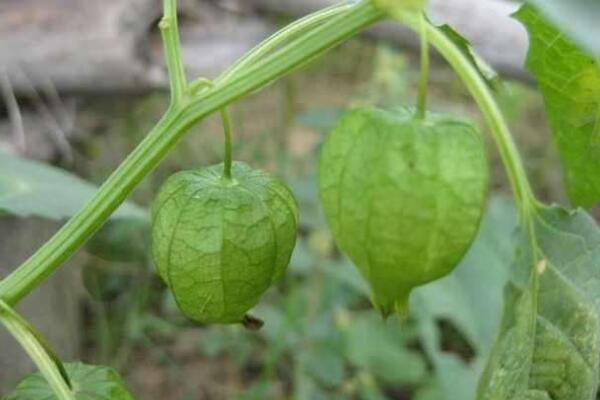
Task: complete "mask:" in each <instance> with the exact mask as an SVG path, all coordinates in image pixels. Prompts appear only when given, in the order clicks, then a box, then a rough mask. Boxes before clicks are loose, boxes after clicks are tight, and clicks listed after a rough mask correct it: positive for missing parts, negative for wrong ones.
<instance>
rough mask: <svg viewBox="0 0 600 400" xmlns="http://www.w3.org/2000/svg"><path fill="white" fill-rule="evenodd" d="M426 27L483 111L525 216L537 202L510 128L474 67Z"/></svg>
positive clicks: (413, 22) (432, 28)
mask: <svg viewBox="0 0 600 400" xmlns="http://www.w3.org/2000/svg"><path fill="white" fill-rule="evenodd" d="M398 19H399V20H400V21H401V22H404V23H406V24H407V25H408V26H410V27H411V28H412V29H414V30H415V31H417V32H418V31H419V30H420V29H421V25H420V24H421V22H420V21H419V20H418V19H417V18H414V19H410V18H407V17H406V15H402V16H401V18H398ZM426 30H427V37H428V40H429V43H431V44H432V45H433V46H434V47H435V48H436V49H437V50H438V51H439V52H440V54H441V55H442V56H443V57H444V58H445V59H446V60H447V61H448V63H449V64H450V65H451V66H452V68H453V69H454V70H455V71H456V73H457V74H458V75H459V77H460V78H461V79H462V81H463V82H464V84H465V86H466V87H467V89H468V90H469V92H470V93H471V95H472V96H473V98H474V99H475V101H476V102H477V104H478V105H479V108H480V109H481V111H482V112H483V114H484V116H485V119H486V121H487V124H488V125H489V127H490V129H491V132H492V135H493V137H494V140H495V142H496V144H497V146H498V149H499V152H500V156H501V157H502V161H503V163H504V166H505V168H506V170H507V173H508V178H509V180H510V184H511V187H512V190H513V193H514V195H515V197H516V200H517V204H518V206H519V211H520V215H521V218H522V219H523V218H524V219H528V218H529V217H530V214H531V211H532V209H534V207H535V204H537V200H536V199H535V196H534V194H533V190H532V189H531V186H530V184H529V181H528V179H527V173H526V172H525V168H524V166H523V162H522V160H521V156H520V155H519V151H518V149H517V146H516V144H515V141H514V139H513V136H512V135H511V133H510V129H509V128H508V124H507V123H506V120H505V119H504V116H503V114H502V111H501V110H500V107H499V106H498V103H497V102H496V100H495V98H494V96H493V95H492V92H491V91H490V89H489V87H488V86H487V84H486V82H484V80H483V79H482V77H481V75H480V74H479V73H478V71H477V69H476V68H475V66H473V64H472V63H471V62H470V61H469V59H467V57H466V56H465V55H464V54H463V52H462V51H461V50H460V49H459V48H458V47H457V46H456V45H455V44H454V42H452V40H450V39H449V38H448V37H447V36H446V35H445V34H444V33H443V32H442V31H441V30H439V29H438V28H436V27H435V26H433V25H431V24H430V23H427V24H426Z"/></svg>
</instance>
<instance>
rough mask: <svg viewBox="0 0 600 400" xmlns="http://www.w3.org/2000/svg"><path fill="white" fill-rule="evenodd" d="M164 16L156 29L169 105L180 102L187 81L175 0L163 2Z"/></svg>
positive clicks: (184, 92) (185, 89)
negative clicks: (159, 34) (169, 96)
mask: <svg viewBox="0 0 600 400" xmlns="http://www.w3.org/2000/svg"><path fill="white" fill-rule="evenodd" d="M163 12H164V14H163V17H162V19H161V20H160V23H159V24H158V27H159V28H160V33H161V36H162V40H163V44H164V48H165V58H166V61H167V71H168V74H169V83H170V86H171V104H172V105H173V104H177V103H178V102H180V101H181V100H182V99H183V98H184V96H185V94H186V91H187V79H186V78H185V69H184V66H183V59H182V57H181V42H180V39H179V26H178V22H177V0H164V10H163Z"/></svg>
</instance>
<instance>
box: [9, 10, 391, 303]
mask: <svg viewBox="0 0 600 400" xmlns="http://www.w3.org/2000/svg"><path fill="white" fill-rule="evenodd" d="M165 1H166V2H167V3H166V4H173V2H172V0H165ZM171 10H172V9H171ZM383 17H384V14H383V13H382V12H381V11H380V10H379V9H378V8H377V7H375V6H374V5H373V4H372V3H371V2H370V1H362V2H359V3H356V4H353V5H351V6H349V7H348V8H347V9H345V10H344V12H343V13H340V14H339V15H338V14H336V16H335V17H332V18H331V19H328V20H327V21H322V22H321V23H320V24H319V25H318V26H317V27H314V29H312V30H311V31H310V32H306V33H305V34H303V35H302V36H301V37H299V38H297V39H295V40H293V41H292V43H290V44H289V45H288V46H284V47H282V48H279V49H278V50H275V51H273V52H272V54H269V55H268V56H265V57H264V58H262V59H261V60H257V61H256V63H255V64H252V65H246V66H245V68H244V69H243V70H239V71H237V72H236V73H235V74H232V75H230V76H229V77H228V78H227V79H224V80H222V81H219V84H218V85H215V86H214V87H212V88H211V87H208V88H207V89H205V90H202V91H201V92H199V93H198V94H197V95H196V96H195V97H193V98H190V99H189V100H187V101H184V102H178V103H174V105H172V106H171V107H170V108H169V110H168V111H167V113H166V114H165V115H164V116H163V118H162V119H161V120H160V122H159V123H158V124H157V125H156V127H155V128H154V129H153V130H152V131H151V132H150V133H149V134H148V135H147V136H146V137H145V139H144V140H143V141H142V142H141V143H140V144H139V145H138V147H137V148H136V149H135V150H134V151H133V152H132V153H131V154H130V155H129V156H128V157H127V159H126V160H125V161H123V163H122V164H121V165H120V166H119V167H118V168H117V170H116V171H115V172H114V173H113V174H112V175H111V176H110V177H109V178H108V179H107V181H106V182H105V183H104V184H103V185H102V186H101V187H100V189H99V190H98V192H97V193H96V195H95V196H94V198H93V199H92V200H90V202H88V203H87V204H86V205H85V206H84V207H83V209H82V210H80V211H79V212H78V213H77V214H76V215H75V216H73V217H72V218H71V219H70V220H69V221H68V222H67V223H66V224H65V225H64V226H63V227H62V228H61V229H60V230H59V231H58V232H57V233H56V234H55V235H54V236H53V237H52V238H51V239H50V240H49V241H48V242H46V244H44V245H43V246H42V247H41V248H40V249H39V250H38V251H37V252H36V253H35V254H34V255H32V256H31V257H30V258H29V259H28V260H27V261H25V263H24V264H22V265H21V266H20V267H19V268H17V269H16V270H15V271H14V272H13V273H11V274H10V275H9V276H8V277H6V279H4V280H2V281H1V282H0V299H3V300H4V301H5V302H6V303H8V304H15V303H17V302H18V301H19V300H21V299H22V298H23V297H24V296H26V295H27V294H28V293H30V292H31V291H32V290H33V289H34V288H35V287H37V286H38V285H39V284H40V283H42V282H43V281H44V280H45V279H47V278H48V277H49V276H50V275H51V274H52V273H53V272H54V271H55V270H56V269H57V268H58V267H60V265H61V264H62V263H64V262H65V261H66V260H67V259H68V258H69V257H71V256H72V255H73V253H75V252H76V251H77V250H78V249H79V248H80V247H81V246H83V244H84V243H85V242H86V241H87V240H88V239H89V238H90V237H91V236H92V235H93V234H94V233H95V232H96V231H97V230H98V229H99V228H100V227H101V226H102V225H103V224H104V223H105V221H106V220H107V219H108V218H109V216H110V215H111V214H112V213H113V212H114V211H115V210H116V209H117V207H118V206H119V205H120V204H121V203H122V202H123V201H125V199H126V198H127V196H128V195H129V194H130V193H131V192H132V191H133V189H134V188H135V187H136V186H137V185H138V184H139V183H140V182H141V180H142V179H143V178H144V177H145V176H146V175H148V173H150V171H152V170H153V169H154V168H155V167H156V166H157V165H158V163H159V162H160V161H161V160H162V159H163V158H164V157H165V156H166V155H167V153H168V152H169V151H170V150H171V149H172V148H173V147H174V146H175V145H176V144H177V143H178V142H179V140H180V139H181V138H182V137H183V136H184V135H185V133H186V132H188V130H189V129H190V128H191V127H192V126H193V125H195V124H196V123H198V122H199V121H201V120H202V119H203V118H205V117H206V116H208V115H210V114H211V113H213V112H216V111H218V110H221V109H222V108H223V107H226V106H227V105H229V104H231V103H233V102H234V101H236V100H238V99H240V98H242V97H244V96H246V95H248V94H250V93H253V92H255V91H256V90H258V89H260V88H262V87H264V86H266V85H267V84H269V83H271V82H273V81H275V80H277V79H279V78H281V77H282V76H285V75H286V74H288V73H289V72H291V71H293V70H294V69H295V68H297V67H298V65H302V64H303V63H304V62H306V60H308V59H310V58H312V57H314V56H316V55H318V54H321V53H323V52H324V51H326V50H327V49H330V48H331V47H333V46H335V45H337V44H339V43H341V42H343V41H344V40H346V39H348V38H349V37H351V36H353V35H354V34H356V33H358V32H360V31H361V30H363V29H365V28H367V27H368V26H370V25H372V24H374V23H376V22H378V21H380V20H381V19H383ZM169 37H170V36H169ZM165 45H167V43H165ZM169 54H172V52H167V58H168V59H169V60H170V59H171V58H172V57H174V56H172V55H169ZM168 64H169V65H170V66H173V65H175V63H174V62H170V63H168ZM176 70H179V67H176ZM175 76H179V75H175ZM180 86H181V84H179V83H178V84H177V85H175V88H177V87H180ZM177 90H180V89H177Z"/></svg>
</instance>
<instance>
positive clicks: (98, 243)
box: [86, 219, 151, 262]
mask: <svg viewBox="0 0 600 400" xmlns="http://www.w3.org/2000/svg"><path fill="white" fill-rule="evenodd" d="M150 228H151V227H150V223H149V221H148V220H145V219H140V220H129V219H127V220H123V219H118V220H113V221H109V222H108V223H106V224H105V225H104V226H103V227H102V228H100V230H99V231H98V232H97V233H96V234H95V235H94V236H93V237H92V239H91V240H90V241H89V242H88V243H87V245H86V249H87V251H89V252H90V253H92V254H93V255H95V256H97V257H100V258H102V259H103V260H106V261H118V262H143V261H144V260H146V258H147V255H148V253H149V249H150V236H151V229H150Z"/></svg>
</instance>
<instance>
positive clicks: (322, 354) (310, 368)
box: [303, 343, 345, 387]
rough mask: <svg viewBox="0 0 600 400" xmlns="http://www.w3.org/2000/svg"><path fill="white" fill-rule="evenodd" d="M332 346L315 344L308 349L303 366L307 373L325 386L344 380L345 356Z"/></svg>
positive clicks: (337, 383) (335, 384)
mask: <svg viewBox="0 0 600 400" xmlns="http://www.w3.org/2000/svg"><path fill="white" fill-rule="evenodd" d="M338 350H339V349H336V348H335V347H333V346H332V344H331V343H328V344H327V345H320V346H314V347H313V348H311V349H309V350H308V353H307V354H306V359H305V360H304V363H303V366H304V368H305V369H306V373H307V374H308V375H310V376H312V377H313V378H315V379H316V380H317V381H319V383H321V384H322V385H323V386H325V387H334V386H337V385H339V384H341V383H342V381H343V380H344V373H345V371H344V368H345V365H344V358H343V356H342V354H340V352H339V351H338Z"/></svg>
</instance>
